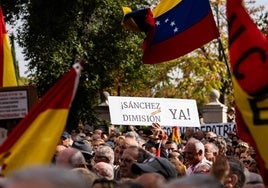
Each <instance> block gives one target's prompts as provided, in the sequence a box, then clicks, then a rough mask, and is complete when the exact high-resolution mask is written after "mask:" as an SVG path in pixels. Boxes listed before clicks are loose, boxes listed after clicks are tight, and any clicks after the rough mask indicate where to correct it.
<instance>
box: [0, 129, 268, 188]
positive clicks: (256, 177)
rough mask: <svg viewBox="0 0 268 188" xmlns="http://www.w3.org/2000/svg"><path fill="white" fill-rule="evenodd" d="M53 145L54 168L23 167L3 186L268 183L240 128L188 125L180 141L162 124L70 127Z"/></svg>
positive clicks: (102, 187) (50, 187)
mask: <svg viewBox="0 0 268 188" xmlns="http://www.w3.org/2000/svg"><path fill="white" fill-rule="evenodd" d="M54 149H55V155H54V157H53V159H52V161H51V164H50V165H49V166H47V167H34V168H30V169H22V170H19V171H17V172H15V173H14V174H13V175H11V177H9V178H7V179H5V180H4V181H3V182H1V184H2V185H3V187H5V188H16V187H20V188H23V186H25V187H30V188H31V187H34V186H36V185H37V184H38V183H39V184H40V186H38V187H39V188H54V187H67V188H68V187H70V188H71V187H76V188H79V187H81V188H82V187H93V188H106V187H107V188H131V187H133V188H134V187H135V188H139V187H140V188H145V187H146V188H147V187H149V188H166V187H168V188H172V187H174V188H175V187H201V188H202V187H204V188H205V187H206V188H210V187H215V188H217V187H226V188H231V187H234V188H242V187H264V184H263V181H262V177H261V176H260V170H259V167H258V163H257V160H256V153H255V150H254V148H253V147H252V146H251V145H249V143H247V142H245V141H243V140H241V139H240V138H239V137H238V135H237V134H236V133H235V132H229V133H228V137H227V138H224V137H222V136H220V135H217V134H215V133H214V132H202V131H200V130H198V131H195V130H194V129H193V128H187V129H186V131H185V133H183V134H181V135H180V141H179V142H175V141H173V140H172V139H171V136H168V135H167V134H166V133H165V131H164V130H163V129H162V128H161V126H160V125H159V124H153V125H152V126H151V127H146V128H141V127H135V126H129V127H127V129H125V131H119V129H117V128H115V127H113V128H111V129H110V130H109V132H104V131H103V130H101V129H95V130H93V132H90V131H88V130H85V129H82V128H81V127H80V128H78V129H76V130H72V131H70V132H67V131H65V132H64V133H63V134H62V137H61V139H60V141H59V143H58V145H57V147H56V148H54ZM58 173H60V174H61V175H60V176H59V175H58ZM70 176H71V177H72V178H71V179H68V178H67V177H70ZM56 177H57V178H56ZM56 179H57V180H56ZM66 179H68V180H66ZM31 182H32V185H31ZM77 182H79V183H77ZM73 184H76V185H75V186H73ZM41 185H43V186H41Z"/></svg>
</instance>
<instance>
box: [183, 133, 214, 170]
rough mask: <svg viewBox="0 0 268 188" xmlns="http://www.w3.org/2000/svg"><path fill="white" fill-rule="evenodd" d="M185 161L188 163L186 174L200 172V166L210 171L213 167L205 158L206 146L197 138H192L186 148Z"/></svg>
mask: <svg viewBox="0 0 268 188" xmlns="http://www.w3.org/2000/svg"><path fill="white" fill-rule="evenodd" d="M184 154H185V160H186V163H187V166H188V168H187V170H186V174H187V175H191V174H195V173H196V172H197V171H199V166H202V167H205V166H207V167H208V169H209V168H210V167H211V164H212V163H211V162H210V161H208V160H207V159H206V157H205V147H204V144H203V143H202V142H201V141H200V140H197V139H195V138H190V139H189V141H188V143H187V144H186V146H185V148H184Z"/></svg>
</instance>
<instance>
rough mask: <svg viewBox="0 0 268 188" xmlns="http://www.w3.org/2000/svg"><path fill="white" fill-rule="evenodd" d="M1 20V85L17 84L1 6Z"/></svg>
mask: <svg viewBox="0 0 268 188" xmlns="http://www.w3.org/2000/svg"><path fill="white" fill-rule="evenodd" d="M0 20H1V26H0V27H1V28H0V87H9V86H17V85H18V84H17V78H16V73H15V67H14V63H13V57H12V53H11V48H10V41H9V37H8V34H7V30H6V25H5V21H4V16H3V13H2V8H1V7H0Z"/></svg>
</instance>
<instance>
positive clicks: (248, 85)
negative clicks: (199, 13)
mask: <svg viewBox="0 0 268 188" xmlns="http://www.w3.org/2000/svg"><path fill="white" fill-rule="evenodd" d="M227 21H228V33H229V55H230V63H231V69H232V80H233V85H234V90H235V92H234V93H235V102H236V108H237V110H236V113H237V115H236V122H237V128H238V134H239V136H240V137H241V138H242V139H243V140H245V141H247V142H249V143H250V144H251V145H252V146H254V147H255V149H256V152H257V160H258V164H259V166H260V168H261V174H262V177H263V180H264V181H265V183H266V185H268V149H267V144H266V143H267V139H266V138H267V135H268V90H267V89H268V87H267V86H268V79H267V74H268V38H266V36H265V35H264V34H263V33H262V32H261V31H260V30H259V29H258V27H257V25H256V24H255V23H254V22H253V20H252V19H251V17H250V16H249V15H248V13H247V11H246V10H245V8H244V7H243V3H242V0H227Z"/></svg>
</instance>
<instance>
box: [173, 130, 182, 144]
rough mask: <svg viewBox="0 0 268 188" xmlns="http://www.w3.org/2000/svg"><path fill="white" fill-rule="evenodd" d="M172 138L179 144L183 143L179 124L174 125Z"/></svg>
mask: <svg viewBox="0 0 268 188" xmlns="http://www.w3.org/2000/svg"><path fill="white" fill-rule="evenodd" d="M171 140H172V141H173V142H176V143H177V144H179V143H181V139H180V133H179V129H178V126H174V127H172V134H171Z"/></svg>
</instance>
